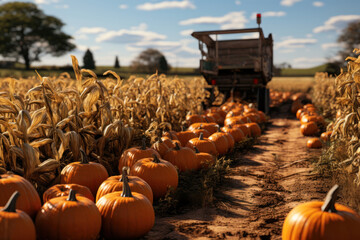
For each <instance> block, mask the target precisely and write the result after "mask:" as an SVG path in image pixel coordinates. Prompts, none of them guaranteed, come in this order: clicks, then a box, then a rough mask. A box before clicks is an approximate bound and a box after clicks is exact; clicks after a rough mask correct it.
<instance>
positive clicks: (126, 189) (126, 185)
mask: <svg viewBox="0 0 360 240" xmlns="http://www.w3.org/2000/svg"><path fill="white" fill-rule="evenodd" d="M121 196H122V197H133V195H132V194H131V190H130V186H129V181H128V178H127V177H126V178H124V183H123V192H122V193H121Z"/></svg>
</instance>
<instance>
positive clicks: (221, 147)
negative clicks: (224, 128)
mask: <svg viewBox="0 0 360 240" xmlns="http://www.w3.org/2000/svg"><path fill="white" fill-rule="evenodd" d="M209 140H211V141H213V142H214V143H215V146H216V150H217V152H218V153H219V154H220V155H225V154H226V153H227V152H228V150H229V140H228V139H227V137H226V136H225V134H224V133H223V132H216V133H214V134H212V135H211V136H210V137H209Z"/></svg>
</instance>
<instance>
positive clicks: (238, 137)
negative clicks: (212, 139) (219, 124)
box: [221, 125, 245, 142]
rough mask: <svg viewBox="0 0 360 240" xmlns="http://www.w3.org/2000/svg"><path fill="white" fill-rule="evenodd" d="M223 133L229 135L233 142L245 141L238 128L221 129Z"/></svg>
mask: <svg viewBox="0 0 360 240" xmlns="http://www.w3.org/2000/svg"><path fill="white" fill-rule="evenodd" d="M221 130H222V131H223V132H226V133H230V134H231V136H232V137H233V138H234V141H235V142H241V141H243V140H244V139H245V136H244V133H243V131H242V130H241V129H240V128H237V127H235V128H233V127H232V126H231V125H229V126H227V127H226V126H225V127H223V128H222V129H221Z"/></svg>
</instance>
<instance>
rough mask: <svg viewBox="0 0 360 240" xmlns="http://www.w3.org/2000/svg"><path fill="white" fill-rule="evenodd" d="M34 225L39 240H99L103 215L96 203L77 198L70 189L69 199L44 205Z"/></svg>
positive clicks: (52, 201)
mask: <svg viewBox="0 0 360 240" xmlns="http://www.w3.org/2000/svg"><path fill="white" fill-rule="evenodd" d="M35 226H36V232H37V237H38V239H58V240H62V239H64V240H65V239H97V238H98V235H99V233H100V229H101V215H100V212H99V210H98V209H97V207H96V205H95V203H94V202H93V201H91V200H90V199H88V198H86V197H81V196H78V197H76V191H75V190H72V189H71V190H70V193H69V196H68V197H66V196H65V197H57V198H53V199H50V200H49V201H47V202H46V203H45V204H44V205H43V206H42V208H41V210H40V211H39V213H38V215H37V216H36V221H35Z"/></svg>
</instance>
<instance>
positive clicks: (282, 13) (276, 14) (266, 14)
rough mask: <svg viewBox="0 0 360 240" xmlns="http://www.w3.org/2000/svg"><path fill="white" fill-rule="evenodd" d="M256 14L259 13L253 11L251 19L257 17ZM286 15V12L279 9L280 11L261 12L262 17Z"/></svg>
mask: <svg viewBox="0 0 360 240" xmlns="http://www.w3.org/2000/svg"><path fill="white" fill-rule="evenodd" d="M256 14H257V13H252V14H251V19H256ZM285 15H286V12H282V11H279V12H272V11H270V12H263V13H261V17H283V16H285Z"/></svg>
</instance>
